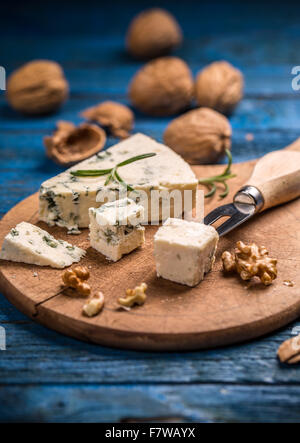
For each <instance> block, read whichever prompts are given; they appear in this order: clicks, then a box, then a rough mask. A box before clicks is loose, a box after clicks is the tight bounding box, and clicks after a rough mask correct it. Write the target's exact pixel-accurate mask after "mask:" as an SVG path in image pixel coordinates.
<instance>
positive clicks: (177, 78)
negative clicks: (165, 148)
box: [129, 57, 194, 116]
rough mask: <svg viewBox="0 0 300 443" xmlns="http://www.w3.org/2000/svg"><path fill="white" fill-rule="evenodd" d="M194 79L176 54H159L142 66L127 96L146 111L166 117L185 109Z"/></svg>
mask: <svg viewBox="0 0 300 443" xmlns="http://www.w3.org/2000/svg"><path fill="white" fill-rule="evenodd" d="M193 90H194V85H193V78H192V74H191V72H190V70H189V67H188V66H187V64H186V63H185V62H184V61H183V60H181V59H180V58H177V57H161V58H157V59H155V60H152V61H151V62H148V63H147V64H146V65H144V66H143V67H142V68H141V69H140V70H139V71H138V72H137V73H136V74H135V76H134V77H133V79H132V82H131V84H130V87H129V96H130V99H131V101H132V103H133V105H134V106H135V107H136V108H137V109H139V110H140V111H142V112H144V113H145V114H149V115H154V116H168V115H172V114H176V113H178V112H180V111H183V110H185V109H186V108H188V106H189V105H190V102H191V99H192V97H193Z"/></svg>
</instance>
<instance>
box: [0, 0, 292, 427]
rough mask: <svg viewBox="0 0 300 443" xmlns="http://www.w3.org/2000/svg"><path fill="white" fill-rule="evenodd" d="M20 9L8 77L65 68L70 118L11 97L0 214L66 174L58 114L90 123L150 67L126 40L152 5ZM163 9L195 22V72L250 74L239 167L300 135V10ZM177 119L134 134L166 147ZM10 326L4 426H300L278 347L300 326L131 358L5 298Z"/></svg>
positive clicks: (8, 17) (7, 58) (6, 61)
mask: <svg viewBox="0 0 300 443" xmlns="http://www.w3.org/2000/svg"><path fill="white" fill-rule="evenodd" d="M8 3H9V2H7V4H6V5H5V6H4V5H2V6H1V18H0V21H1V26H0V35H1V54H0V56H1V59H0V65H2V66H4V67H5V68H6V69H7V72H8V73H9V72H11V70H13V69H14V68H16V67H17V66H19V65H20V64H22V63H23V62H26V61H28V60H31V59H35V58H49V59H53V60H57V61H58V62H60V63H62V65H63V67H64V69H65V72H66V75H67V78H68V79H69V81H70V84H71V98H70V100H69V101H68V102H67V103H66V105H65V106H64V107H63V109H62V110H61V111H60V112H59V113H58V114H56V115H52V116H47V117H42V118H34V119H33V118H26V117H23V116H20V115H18V114H16V113H14V112H13V111H12V110H11V109H10V108H9V107H8V106H7V104H6V102H5V97H4V93H2V92H1V91H0V186H1V192H0V216H3V215H4V214H5V212H6V211H8V210H9V209H10V208H11V207H12V206H14V205H15V204H16V203H17V202H19V201H20V200H21V199H23V198H24V197H26V196H28V195H30V194H31V193H33V192H35V191H36V190H37V189H38V187H39V185H40V183H41V182H42V181H43V180H45V179H46V178H48V177H50V176H52V175H54V174H57V173H58V172H59V171H60V170H61V168H59V167H58V166H56V165H54V164H53V163H52V162H51V161H50V160H48V159H47V158H46V157H45V153H44V148H43V143H42V138H43V136H44V135H46V134H49V133H50V132H51V131H52V130H53V128H54V125H55V122H56V121H57V120H58V119H66V120H71V121H73V122H79V121H80V118H79V116H78V113H79V111H81V110H82V109H84V108H86V107H87V106H90V105H93V104H94V103H97V102H99V101H101V100H105V99H115V100H119V101H121V102H124V103H126V102H127V97H126V88H127V85H128V82H129V80H130V78H131V76H132V75H133V73H134V72H135V71H136V69H137V68H138V67H139V66H140V63H139V62H137V61H134V60H132V59H131V58H130V57H129V56H127V54H126V53H125V52H124V33H125V31H126V27H127V24H128V22H129V21H130V19H131V17H132V16H133V14H134V13H136V12H137V11H139V10H140V9H143V8H144V7H145V6H151V2H143V1H141V0H139V1H136V2H134V1H132V2H130V1H129V2H124V1H121V0H119V1H114V2H112V5H108V6H107V5H106V6H104V4H103V5H102V4H101V2H100V1H97V2H89V1H82V2H77V1H73V2H66V1H60V2H57V3H56V2H54V1H52V2H49V3H47V2H31V1H29V2H23V3H22V2H20V3H18V2H14V3H13V4H12V5H10V4H8ZM156 3H157V2H156ZM162 4H163V5H164V6H166V7H167V8H169V9H170V10H171V11H172V12H174V13H175V15H176V16H177V17H178V19H179V21H180V22H181V24H182V27H183V29H184V33H185V37H186V38H185V42H184V45H183V47H182V48H180V49H179V50H178V51H177V52H176V54H177V55H178V56H180V57H183V58H184V59H185V60H186V61H187V62H188V63H189V64H190V66H191V68H192V70H193V72H194V73H196V72H197V71H198V70H199V69H200V68H201V67H203V66H204V65H205V64H207V63H209V62H212V61H214V60H217V59H227V60H229V61H230V62H232V63H233V64H235V65H237V66H238V67H239V68H240V69H242V70H243V72H244V74H245V78H246V93H245V98H244V100H243V102H242V103H241V104H240V105H239V107H238V109H237V110H236V112H235V113H234V115H233V116H232V117H231V119H230V120H231V124H232V126H233V131H234V132H233V149H232V150H233V155H234V159H235V161H244V160H248V159H252V158H256V157H259V156H261V155H263V154H265V153H267V152H269V151H270V150H272V149H276V148H283V147H284V146H286V145H287V144H289V143H291V142H292V141H293V140H294V139H296V138H297V137H299V136H300V100H299V94H300V92H298V93H297V92H295V91H293V89H292V87H291V80H292V76H291V69H292V67H293V66H294V65H300V26H299V13H300V6H299V5H296V3H295V2H291V3H288V2H284V5H281V4H280V3H279V2H278V3H277V2H275V6H274V3H273V7H272V8H271V7H270V3H269V2H266V3H260V4H253V2H252V3H249V4H247V3H245V2H240V1H230V2H218V1H214V2H208V1H207V2H201V3H200V2H199V4H198V2H193V1H187V0H186V1H184V2H176V4H175V2H171V1H169V2H164V3H162ZM55 5H56V6H55ZM168 121H169V119H164V118H162V119H153V118H149V117H145V116H143V115H140V114H137V118H136V128H135V130H136V131H141V132H145V133H146V134H149V135H151V136H153V137H155V138H157V139H158V140H161V139H162V133H163V130H164V128H165V126H166V124H167V122H168ZM249 133H250V134H253V136H254V139H253V140H250V139H249V137H246V136H247V134H249ZM114 142H115V140H114V139H112V138H110V139H109V141H108V144H110V145H111V144H113V143H114ZM199 321H201V319H199ZM0 326H1V327H4V328H5V330H6V335H7V350H6V351H0V383H1V388H0V420H1V421H14V420H21V421H121V420H126V419H150V418H153V417H161V418H165V419H168V418H174V417H175V418H177V420H182V421H201V422H202V421H203V422H223V421H225V422H232V421H233V422H239V421H271V422H280V421H295V420H296V421H300V366H298V367H291V368H287V367H284V366H282V365H280V364H279V363H278V361H277V359H276V350H277V347H278V345H279V344H280V343H281V342H282V341H283V340H285V339H287V338H289V337H290V336H291V334H292V329H293V328H295V327H296V326H300V322H298V323H297V322H296V323H294V324H292V325H289V326H288V327H286V328H284V329H283V330H281V331H278V332H276V333H274V334H272V335H270V336H267V337H264V338H262V339H260V340H256V341H253V342H250V343H247V344H243V345H241V346H231V347H227V348H223V349H218V350H209V351H205V352H193V353H182V354H179V353H178V354H176V353H173V354H155V353H141V352H125V351H118V350H114V349H108V348H102V347H100V346H95V345H89V344H84V343H81V342H78V341H76V340H73V339H70V338H66V337H64V336H61V335H59V334H57V333H55V332H53V331H50V330H48V329H46V328H44V327H42V326H39V325H38V324H35V323H34V322H33V321H31V320H30V319H28V318H26V317H25V316H24V315H22V314H21V313H20V312H18V311H17V310H16V309H15V308H14V307H13V306H12V305H10V304H9V303H8V302H7V301H6V299H5V298H4V297H3V296H1V295H0Z"/></svg>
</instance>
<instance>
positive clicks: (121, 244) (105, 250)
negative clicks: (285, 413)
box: [89, 198, 145, 262]
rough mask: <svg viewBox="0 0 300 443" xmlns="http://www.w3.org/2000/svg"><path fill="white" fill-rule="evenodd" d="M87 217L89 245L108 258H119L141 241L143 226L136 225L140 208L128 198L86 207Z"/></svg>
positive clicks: (140, 213) (142, 214)
mask: <svg viewBox="0 0 300 443" xmlns="http://www.w3.org/2000/svg"><path fill="white" fill-rule="evenodd" d="M89 216H90V243H91V246H92V247H93V248H95V249H96V250H97V251H99V252H101V254H103V255H105V256H106V257H107V258H108V259H109V260H112V261H114V262H115V261H118V260H120V258H121V257H122V256H123V255H124V254H129V252H131V251H133V250H134V249H136V248H138V247H139V246H141V245H143V243H144V241H145V228H144V227H143V226H141V224H140V223H141V220H143V217H144V208H143V206H141V205H137V204H136V203H135V202H134V201H133V200H131V199H129V198H124V199H122V200H116V201H114V202H109V203H105V204H104V205H102V206H101V207H100V208H98V209H95V208H90V209H89Z"/></svg>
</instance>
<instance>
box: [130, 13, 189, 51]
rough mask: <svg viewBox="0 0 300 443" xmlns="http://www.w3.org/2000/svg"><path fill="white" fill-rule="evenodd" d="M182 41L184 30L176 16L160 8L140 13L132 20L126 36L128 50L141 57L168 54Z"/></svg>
mask: <svg viewBox="0 0 300 443" xmlns="http://www.w3.org/2000/svg"><path fill="white" fill-rule="evenodd" d="M181 41H182V32H181V29H180V26H179V25H178V23H177V21H176V19H175V17H173V15H172V14H170V13H169V12H168V11H165V10H164V9H159V8H153V9H148V10H146V11H143V12H141V13H140V14H138V15H137V16H136V17H135V18H134V19H133V20H132V22H131V24H130V26H129V29H128V32H127V37H126V45H127V49H128V51H129V52H130V53H131V54H132V55H133V56H134V57H136V58H140V59H150V58H154V57H160V56H162V55H166V54H168V53H169V52H171V51H172V49H174V48H176V47H177V46H179V45H180V43H181Z"/></svg>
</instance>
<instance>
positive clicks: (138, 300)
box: [118, 283, 147, 308]
mask: <svg viewBox="0 0 300 443" xmlns="http://www.w3.org/2000/svg"><path fill="white" fill-rule="evenodd" d="M146 289H147V285H146V283H142V284H141V285H140V286H136V287H135V288H134V289H127V290H126V297H125V298H123V297H121V298H119V299H118V303H119V304H120V305H121V306H125V307H128V308H131V307H132V306H134V305H143V304H144V303H145V301H146V298H147V296H146V293H145V291H146Z"/></svg>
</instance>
